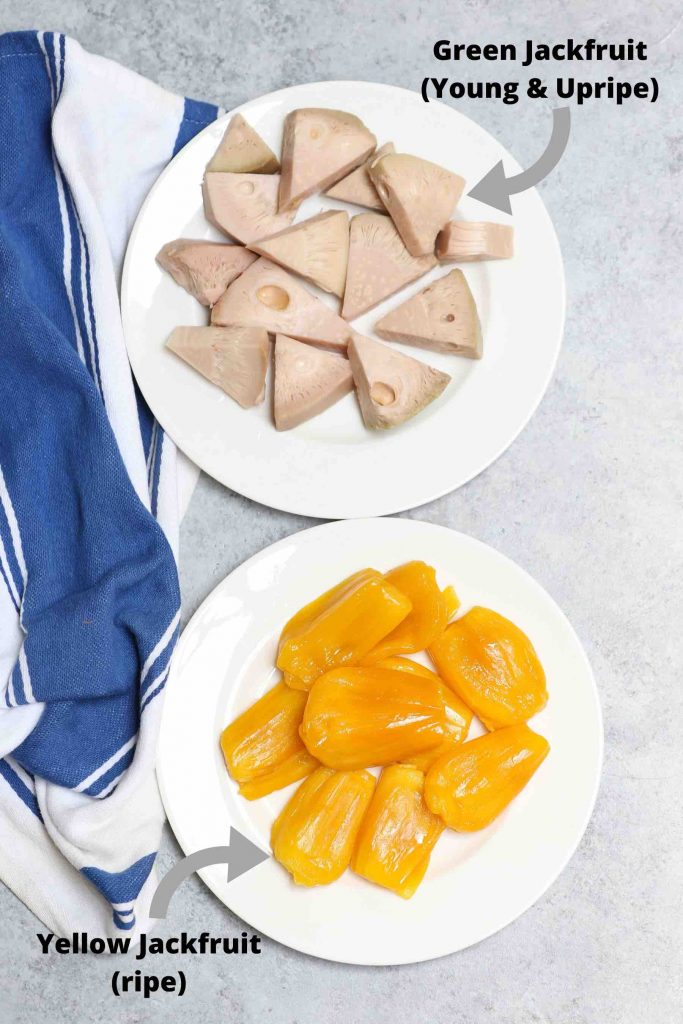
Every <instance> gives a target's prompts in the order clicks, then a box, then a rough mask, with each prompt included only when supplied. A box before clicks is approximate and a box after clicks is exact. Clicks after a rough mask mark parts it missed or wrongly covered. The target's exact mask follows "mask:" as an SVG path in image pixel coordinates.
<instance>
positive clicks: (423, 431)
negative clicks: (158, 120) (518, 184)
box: [121, 82, 564, 519]
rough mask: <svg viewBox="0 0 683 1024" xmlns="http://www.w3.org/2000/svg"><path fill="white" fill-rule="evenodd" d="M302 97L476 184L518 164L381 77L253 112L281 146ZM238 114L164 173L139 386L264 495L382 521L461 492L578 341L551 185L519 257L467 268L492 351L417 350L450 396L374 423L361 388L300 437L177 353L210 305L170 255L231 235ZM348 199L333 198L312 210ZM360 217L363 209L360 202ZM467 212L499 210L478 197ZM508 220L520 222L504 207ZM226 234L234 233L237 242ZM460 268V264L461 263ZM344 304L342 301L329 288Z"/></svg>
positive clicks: (248, 488)
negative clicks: (373, 426)
mask: <svg viewBox="0 0 683 1024" xmlns="http://www.w3.org/2000/svg"><path fill="white" fill-rule="evenodd" d="M301 106H324V107H340V108H344V109H347V110H350V111H353V112H354V113H356V114H358V115H359V116H360V117H362V118H363V120H364V121H365V122H366V124H367V125H368V127H369V128H370V129H371V130H372V131H374V132H375V134H376V135H377V137H378V140H379V142H380V143H382V142H385V141H387V140H389V139H392V140H393V141H394V142H395V144H396V147H397V149H399V150H407V151H409V152H414V153H418V154H420V155H421V156H424V157H427V158H429V159H431V160H435V161H437V162H439V163H442V164H444V165H446V166H447V167H450V168H452V169H453V170H455V171H457V172H458V173H460V174H462V175H464V176H465V178H466V179H467V181H468V183H469V185H470V186H472V185H473V184H474V183H475V182H476V181H477V180H478V178H479V177H481V176H482V175H483V173H484V172H485V171H486V170H488V169H489V168H490V167H491V166H492V165H493V164H494V163H495V162H496V161H498V160H500V159H501V158H505V166H506V169H507V170H508V171H509V172H510V171H516V170H518V169H519V168H518V165H517V164H516V162H515V161H514V160H513V159H512V157H511V156H510V155H509V154H508V153H507V152H506V150H505V149H503V147H502V146H501V145H500V144H499V143H498V142H496V140H495V139H493V138H492V137H491V136H490V135H489V134H488V133H487V132H485V131H484V130H483V128H480V127H479V126H478V125H476V124H475V123H474V122H473V121H470V120H469V118H467V117H465V116H464V115H463V114H460V113H458V112H457V111H456V110H453V109H452V108H451V107H447V106H445V105H443V104H440V103H436V102H435V103H430V104H429V105H426V104H425V103H423V101H422V99H421V98H420V97H419V96H418V95H417V94H415V93H412V92H408V91H406V90H403V89H397V88H394V87H393V86H388V85H372V84H369V83H366V82H319V83H316V84H312V85H299V86H294V87H293V88H291V89H283V90H282V91H280V92H275V93H271V94H270V95H269V96H264V97H262V98H261V99H257V100H253V101H252V102H250V103H246V104H244V106H242V107H238V108H237V109H238V110H240V111H241V112H242V113H243V114H244V115H245V116H246V118H247V120H248V121H249V122H250V123H251V124H252V125H254V127H255V128H256V129H257V130H258V131H259V132H260V133H261V134H262V135H263V137H264V138H265V139H266V141H267V142H268V143H269V144H270V145H271V146H272V147H273V149H275V151H276V152H279V148H280V140H281V132H282V123H283V120H284V117H285V115H286V114H287V112H288V111H290V110H293V109H295V108H296V107H301ZM227 119H228V115H226V117H225V118H221V120H219V121H217V122H216V123H215V124H214V125H211V126H210V127H208V128H207V129H205V130H204V131H203V132H201V133H200V135H198V136H197V137H196V138H195V139H193V140H192V142H190V143H189V144H188V145H187V146H185V148H184V149H183V150H182V151H181V152H180V153H179V154H178V156H177V157H176V158H175V160H173V162H172V163H171V164H170V166H169V167H168V168H167V170H166V171H165V172H164V173H163V174H162V175H161V177H160V178H159V180H158V181H157V183H156V184H155V186H154V188H153V189H152V191H151V192H150V194H149V197H148V198H147V200H146V202H145V204H144V206H143V207H142V210H141V212H140V215H139V217H138V220H137V223H136V225H135V228H134V229H133V233H132V235H131V238H130V243H129V246H128V253H127V256H126V264H125V267H124V273H123V284H122V300H121V301H122V310H123V324H124V329H125V334H126V342H127V346H128V353H129V356H130V361H131V364H132V366H133V371H134V373H135V376H136V378H137V381H138V384H139V385H140V388H141V390H142V393H143V394H144V396H145V398H146V399H147V402H148V403H149V405H150V407H151V409H152V411H153V412H154V414H155V416H156V417H157V419H158V420H159V422H160V423H161V424H162V426H163V427H164V429H165V430H166V431H167V432H168V433H169V434H170V436H171V437H172V438H173V440H174V441H175V442H176V444H177V445H178V446H179V447H180V448H181V449H182V450H183V451H184V452H185V454H186V455H188V456H189V457H190V458H191V459H192V460H193V461H194V462H196V463H197V465H199V466H201V468H202V469H203V470H205V471H206V472H207V473H209V474H210V475H211V476H213V477H215V478H216V479H217V480H219V481H220V482H221V483H223V484H225V485H226V486H228V487H231V488H232V489H233V490H235V491H238V492H239V493H240V494H244V495H246V496H247V497H249V498H253V499H254V500H255V501H259V502H261V503H262V504H264V505H271V506H272V507H274V508H280V509H284V510H285V511H288V512H296V513H300V514H302V515H308V516H317V517H319V518H324V519H346V518H356V517H360V516H379V515H388V514H391V513H393V512H399V511H402V510H404V509H408V508H414V507H415V506H417V505H422V504H424V503H425V502H427V501H431V500H432V499H434V498H437V497H439V496H441V495H442V494H445V493H447V492H448V491H451V490H453V489H454V488H456V487H459V486H460V485H461V484H463V483H466V481H467V480H470V479H471V478H472V477H473V476H475V475H476V474H477V473H479V472H481V470H482V469H485V468H486V466H488V465H489V464H490V463H491V462H493V460H494V459H496V458H497V457H498V456H499V455H500V454H501V453H502V452H503V451H504V450H505V449H506V448H507V447H508V445H510V444H511V443H512V441H513V440H514V438H515V437H516V436H517V434H518V433H519V431H520V430H521V429H522V428H523V427H524V425H525V424H526V422H527V420H528V419H529V417H530V416H531V414H532V413H533V411H534V410H535V408H536V406H537V405H538V403H539V401H540V399H541V397H542V395H543V393H544V391H545V389H546V387H547V385H548V381H549V379H550V376H551V374H552V370H553V367H554V365H555V361H556V358H557V354H558V351H559V347H560V341H561V336H562V324H563V319H564V274H563V270H562V259H561V256H560V250H559V246H558V243H557V238H556V236H555V232H554V230H553V227H552V224H551V222H550V218H549V217H548V214H547V213H546V211H545V207H544V206H543V203H542V202H541V199H540V197H539V195H538V193H537V192H536V191H535V190H532V191H530V192H525V193H523V194H522V195H519V196H516V197H515V200H514V209H515V216H514V225H515V233H516V234H515V249H516V252H515V257H514V259H513V260H510V261H499V262H492V263H483V264H479V265H476V264H470V265H468V266H463V269H464V271H465V274H466V276H467V279H468V281H469V283H470V285H471V287H472V290H473V292H474V295H475V298H476V300H477V305H478V307H479V312H480V316H481V321H482V327H483V333H484V352H485V354H484V358H483V359H482V360H481V361H480V362H471V361H469V360H466V359H462V358H459V357H457V356H444V355H438V354H436V353H431V352H420V351H419V350H412V349H408V348H407V347H405V346H404V347H402V351H404V352H406V353H409V354H410V355H413V356H415V357H416V358H418V359H423V360H424V361H425V362H428V363H431V364H432V365H434V366H438V367H439V368H441V369H443V370H445V371H447V372H448V373H449V374H451V376H452V378H453V381H452V383H451V384H450V385H449V387H448V388H447V390H446V391H445V392H444V394H443V395H442V396H441V397H440V398H439V399H438V400H437V401H436V402H434V403H433V404H432V405H431V406H430V407H429V408H428V409H427V410H425V412H423V413H422V414H421V415H420V416H418V417H416V419H414V420H412V421H411V422H410V423H407V424H405V425H404V426H403V427H400V428H398V429H396V430H394V431H390V432H388V433H381V432H380V433H376V432H371V431H368V430H366V429H365V427H364V426H363V424H362V421H361V418H360V413H359V411H358V408H357V403H356V399H355V396H354V395H348V396H347V397H346V398H344V399H343V400H342V401H341V402H339V403H338V404H337V405H335V406H334V407H333V408H332V409H329V410H328V411H327V412H326V413H324V414H323V415H322V416H319V417H317V418H316V419H313V420H310V421H309V422H308V423H305V424H302V425H301V426H300V427H298V428H296V429H295V430H293V431H290V432H287V433H277V432H276V430H275V428H274V427H273V426H272V422H271V408H270V407H271V398H270V394H269V395H268V396H267V398H266V402H265V404H264V405H263V406H260V407H259V408H257V409H251V410H249V411H246V412H245V411H244V410H243V409H241V408H240V407H239V406H238V405H237V404H236V403H235V402H233V401H232V399H230V398H228V397H227V396H226V395H225V394H223V392H221V391H220V390H219V389H218V388H216V387H214V386H213V385H212V384H210V383H209V382H208V381H205V380H203V379H202V378H201V377H200V376H199V375H198V374H196V373H195V372H194V371H193V370H192V369H191V368H190V367H188V366H186V365H185V364H184V363H183V362H182V361H181V360H180V359H178V358H177V357H176V356H174V355H173V354H171V353H170V352H167V351H166V350H165V349H164V343H165V341H166V338H167V337H168V335H169V333H170V332H171V330H172V329H173V328H174V327H175V326H177V325H178V324H202V323H205V322H206V318H207V313H206V310H205V309H203V307H201V306H200V305H199V304H198V303H197V302H195V300H194V299H192V298H191V296H189V295H188V294H187V293H186V292H184V291H183V290H182V289H181V288H179V287H178V285H176V284H175V283H174V282H173V281H172V280H171V278H170V277H169V276H168V275H167V274H165V273H164V272H163V271H162V270H161V269H160V268H159V267H158V266H157V264H156V263H155V260H154V257H155V255H156V253H157V252H158V250H159V249H160V248H161V246H162V245H163V244H164V243H165V242H168V241H169V240H170V239H173V238H177V237H180V236H185V237H190V238H214V239H219V238H220V237H221V236H220V235H219V233H218V232H217V231H215V230H214V229H213V228H211V227H210V226H209V225H208V224H207V222H206V220H205V219H204V216H203V212H202V203H201V192H200V183H201V180H202V175H203V172H204V166H205V164H206V163H207V161H208V160H209V158H210V156H211V155H212V153H213V151H214V150H215V148H216V146H217V144H218V141H219V139H220V138H221V135H222V133H223V131H224V130H225V126H226V123H227ZM334 207H336V208H344V204H343V203H335V202H334V201H333V200H328V199H326V198H324V197H321V196H314V197H312V198H311V199H309V200H307V201H306V202H305V203H304V204H303V205H302V208H301V213H300V214H299V217H298V218H297V219H303V218H305V217H309V216H311V215H312V214H314V213H317V212H319V210H321V209H324V208H334ZM347 208H348V209H349V212H351V213H358V212H361V211H360V210H359V208H358V207H350V206H349V207H347ZM459 214H460V215H462V216H463V217H465V218H468V219H470V220H472V219H476V220H482V219H484V220H486V219H489V220H490V219H496V217H497V215H496V213H495V211H491V210H489V208H488V207H485V206H482V204H481V203H478V202H477V201H476V200H474V199H468V198H465V199H464V200H463V201H462V202H461V204H460V208H459ZM498 219H506V218H505V215H503V214H501V215H500V217H498ZM223 241H225V239H223ZM446 269H447V270H448V269H451V268H450V267H447V268H446ZM443 273H444V269H443V268H437V269H436V270H435V271H432V273H431V274H430V275H426V276H425V277H423V278H421V279H420V280H419V281H416V282H414V284H413V285H411V286H409V287H408V288H406V289H404V290H403V292H401V293H400V294H399V295H398V296H393V297H392V298H390V299H388V300H387V301H386V302H385V303H383V304H382V305H381V306H378V307H377V308H376V309H374V310H372V311H371V312H370V313H368V314H366V315H365V316H363V317H360V318H359V319H358V320H356V321H354V328H355V329H357V330H359V331H360V332H361V333H365V334H371V333H372V325H373V324H374V323H376V321H377V320H378V319H379V317H380V316H382V315H383V314H384V313H385V312H386V311H387V310H388V309H390V308H392V307H393V306H395V305H397V304H398V302H399V301H402V300H403V299H405V298H406V297H407V296H408V295H411V294H414V293H415V292H417V291H419V290H420V289H421V288H424V287H425V285H426V284H427V283H428V281H430V280H431V279H433V278H435V277H438V276H439V275H440V274H443ZM318 294H319V295H320V297H322V298H323V299H324V301H325V302H327V303H330V304H333V303H334V300H332V299H331V297H330V296H325V295H324V294H323V293H322V292H319V293H318Z"/></svg>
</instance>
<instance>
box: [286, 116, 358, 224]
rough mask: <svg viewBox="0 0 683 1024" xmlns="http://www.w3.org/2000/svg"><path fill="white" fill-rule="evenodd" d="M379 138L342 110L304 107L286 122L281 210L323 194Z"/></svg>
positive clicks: (352, 168) (356, 164)
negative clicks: (309, 197)
mask: <svg viewBox="0 0 683 1024" xmlns="http://www.w3.org/2000/svg"><path fill="white" fill-rule="evenodd" d="M376 146H377V139H376V138H375V136H374V135H373V134H372V132H370V131H368V129H367V128H366V127H365V125H364V124H363V122H362V121H361V120H360V118H358V117H356V116H355V115H354V114H347V113H346V112H345V111H343V110H327V109H325V108H322V107H305V108H302V109H300V110H293V111H292V112H291V113H290V114H288V115H287V117H286V119H285V127H284V135H283V139H282V180H281V182H280V205H279V208H280V210H286V209H291V208H292V207H294V208H295V209H296V207H297V206H298V205H299V204H300V203H301V201H302V200H303V199H305V198H306V196H310V195H311V193H313V192H322V191H324V190H325V189H326V188H329V187H330V185H334V183H335V182H336V181H339V179H340V178H343V177H344V176H345V175H347V174H348V173H349V172H350V171H352V170H354V168H356V167H358V166H359V165H360V164H362V163H363V161H364V160H367V158H368V157H369V156H370V154H371V153H374V151H375V147H376Z"/></svg>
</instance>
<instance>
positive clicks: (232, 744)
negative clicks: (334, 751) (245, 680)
mask: <svg viewBox="0 0 683 1024" xmlns="http://www.w3.org/2000/svg"><path fill="white" fill-rule="evenodd" d="M305 705H306V694H305V693H299V692H297V691H296V690H292V689H290V688H289V687H288V686H285V684H284V683H277V685H276V686H274V687H273V688H272V689H271V690H268V692H267V693H265V694H264V695H263V697H261V698H260V700H257V701H256V703H255V704H252V705H251V707H250V708H247V710H246V711H245V712H243V714H241V715H240V716H239V718H236V719H235V721H234V722H231V724H230V725H228V726H227V728H225V729H224V730H223V732H222V734H221V750H222V751H223V757H224V758H225V764H226V767H227V769H228V772H229V773H230V775H231V777H232V778H233V779H234V780H235V782H237V783H239V787H240V793H241V794H242V796H245V797H246V798H247V800H255V799H256V798H257V797H260V796H265V795H266V794H267V793H272V792H273V790H275V789H281V788H282V787H284V786H289V785H290V784H291V783H292V782H297V781H298V780H299V779H303V778H305V776H306V775H310V773H311V772H312V771H313V770H314V768H316V767H317V765H318V762H317V761H316V759H315V758H314V757H312V756H311V755H310V754H309V753H308V751H307V750H306V747H305V746H304V743H303V741H302V739H301V736H300V735H299V726H300V725H301V721H302V719H303V714H304V707H305Z"/></svg>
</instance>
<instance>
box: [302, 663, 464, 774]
mask: <svg viewBox="0 0 683 1024" xmlns="http://www.w3.org/2000/svg"><path fill="white" fill-rule="evenodd" d="M446 695H447V688H446V687H445V686H444V685H443V684H442V683H440V682H438V681H436V680H432V679H428V678H426V677H425V676H422V675H417V674H412V673H409V672H402V671H400V672H397V671H395V670H393V669H387V668H378V667H377V666H376V665H371V666H369V667H368V668H335V669H332V671H331V672H326V673H325V675H323V676H321V677H320V678H319V679H318V680H316V682H314V683H313V686H312V687H311V691H310V693H309V695H308V701H307V702H306V708H305V710H304V718H303V722H302V724H301V729H300V733H301V738H302V739H303V741H304V743H305V744H306V748H307V750H308V752H309V753H310V754H312V755H313V757H316V758H317V759H318V760H319V761H320V762H321V763H322V764H324V765H327V767H328V768H336V769H337V770H338V771H347V770H348V771H350V770H352V769H356V768H370V767H372V766H373V765H385V764H391V763H393V762H394V761H405V762H410V760H411V758H412V757H414V756H415V755H417V754H422V753H426V752H427V751H436V750H437V749H438V748H439V747H441V746H443V744H444V742H445V741H446V740H448V738H449V733H450V718H449V712H448V709H447V706H446V703H445V700H444V698H445V696H446Z"/></svg>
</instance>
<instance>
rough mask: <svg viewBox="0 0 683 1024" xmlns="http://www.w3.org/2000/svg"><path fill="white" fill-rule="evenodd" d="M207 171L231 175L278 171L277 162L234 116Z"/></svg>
mask: <svg viewBox="0 0 683 1024" xmlns="http://www.w3.org/2000/svg"><path fill="white" fill-rule="evenodd" d="M206 169H207V171H231V172H232V173H233V174H274V173H275V172H276V171H279V170H280V161H279V160H278V158H277V157H276V156H275V153H273V151H272V149H270V148H269V147H268V146H266V144H265V142H264V141H263V139H262V138H261V136H260V135H259V134H258V132H256V131H254V129H253V128H252V127H251V125H250V124H248V123H247V122H246V121H245V120H244V118H243V117H242V115H241V114H235V116H234V117H231V118H230V124H229V125H228V127H227V128H226V130H225V135H224V136H223V138H222V139H221V143H220V145H219V147H218V149H217V150H216V152H215V153H214V155H213V156H212V157H211V159H210V160H209V162H208V164H207V165H206Z"/></svg>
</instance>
